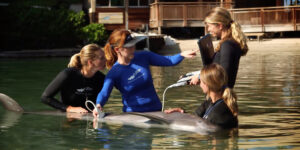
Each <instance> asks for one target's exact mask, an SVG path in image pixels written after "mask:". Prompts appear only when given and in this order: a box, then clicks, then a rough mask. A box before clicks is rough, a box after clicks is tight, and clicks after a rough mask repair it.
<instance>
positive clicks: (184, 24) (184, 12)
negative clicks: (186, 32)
mask: <svg viewBox="0 0 300 150" xmlns="http://www.w3.org/2000/svg"><path fill="white" fill-rule="evenodd" d="M186 26H187V5H186V4H184V5H183V27H186Z"/></svg>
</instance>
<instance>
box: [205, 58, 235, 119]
mask: <svg viewBox="0 0 300 150" xmlns="http://www.w3.org/2000/svg"><path fill="white" fill-rule="evenodd" d="M200 78H201V80H202V81H203V82H204V83H205V84H206V85H207V87H208V89H209V91H212V92H216V93H222V98H223V99H224V102H225V103H226V105H227V106H228V108H229V109H230V111H231V112H232V114H233V115H234V116H237V115H238V105H237V97H236V94H235V93H234V91H233V90H232V89H230V88H229V87H227V86H226V84H227V75H226V72H225V70H224V68H223V67H222V66H220V65H218V64H215V63H213V64H211V65H207V66H205V67H204V68H203V69H202V70H201V73H200ZM207 98H208V95H207Z"/></svg>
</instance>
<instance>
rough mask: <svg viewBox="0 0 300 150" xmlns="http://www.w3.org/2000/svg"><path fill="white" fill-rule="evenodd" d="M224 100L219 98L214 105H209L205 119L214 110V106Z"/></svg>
mask: <svg viewBox="0 0 300 150" xmlns="http://www.w3.org/2000/svg"><path fill="white" fill-rule="evenodd" d="M223 101H224V100H223V99H222V100H218V101H217V102H216V103H215V104H214V105H211V106H210V107H208V109H206V111H205V114H204V115H203V118H204V119H207V117H208V114H209V113H210V112H211V111H212V110H213V108H215V107H216V106H217V105H218V104H219V103H221V102H223Z"/></svg>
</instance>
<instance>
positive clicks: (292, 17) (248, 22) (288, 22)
mask: <svg viewBox="0 0 300 150" xmlns="http://www.w3.org/2000/svg"><path fill="white" fill-rule="evenodd" d="M230 11H231V13H232V16H233V19H234V20H236V21H237V22H239V23H240V24H241V26H242V28H243V30H244V32H281V31H299V30H300V6H280V7H260V8H241V9H230Z"/></svg>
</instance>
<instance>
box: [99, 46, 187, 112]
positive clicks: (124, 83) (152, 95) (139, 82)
mask: <svg viewBox="0 0 300 150" xmlns="http://www.w3.org/2000/svg"><path fill="white" fill-rule="evenodd" d="M182 60H183V57H182V56H181V55H180V54H177V55H173V56H161V55H158V54H155V53H152V52H147V51H142V52H135V54H134V58H133V59H132V60H131V62H130V64H129V65H121V64H119V63H118V62H116V63H115V64H114V65H113V67H112V68H111V70H110V71H109V72H108V73H107V75H106V78H105V80H104V85H103V88H102V90H101V92H100V93H99V94H98V97H97V104H100V105H101V106H104V105H105V103H106V102H107V100H108V98H109V95H110V93H111V91H112V89H113V87H114V86H115V87H116V88H117V89H118V90H119V91H120V92H121V94H122V103H123V111H124V112H149V111H159V110H161V107H162V105H161V102H160V100H159V98H158V96H157V94H156V91H155V88H154V85H153V80H152V76H151V72H150V68H149V67H150V65H152V66H174V65H176V64H178V63H180V62H181V61H182Z"/></svg>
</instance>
